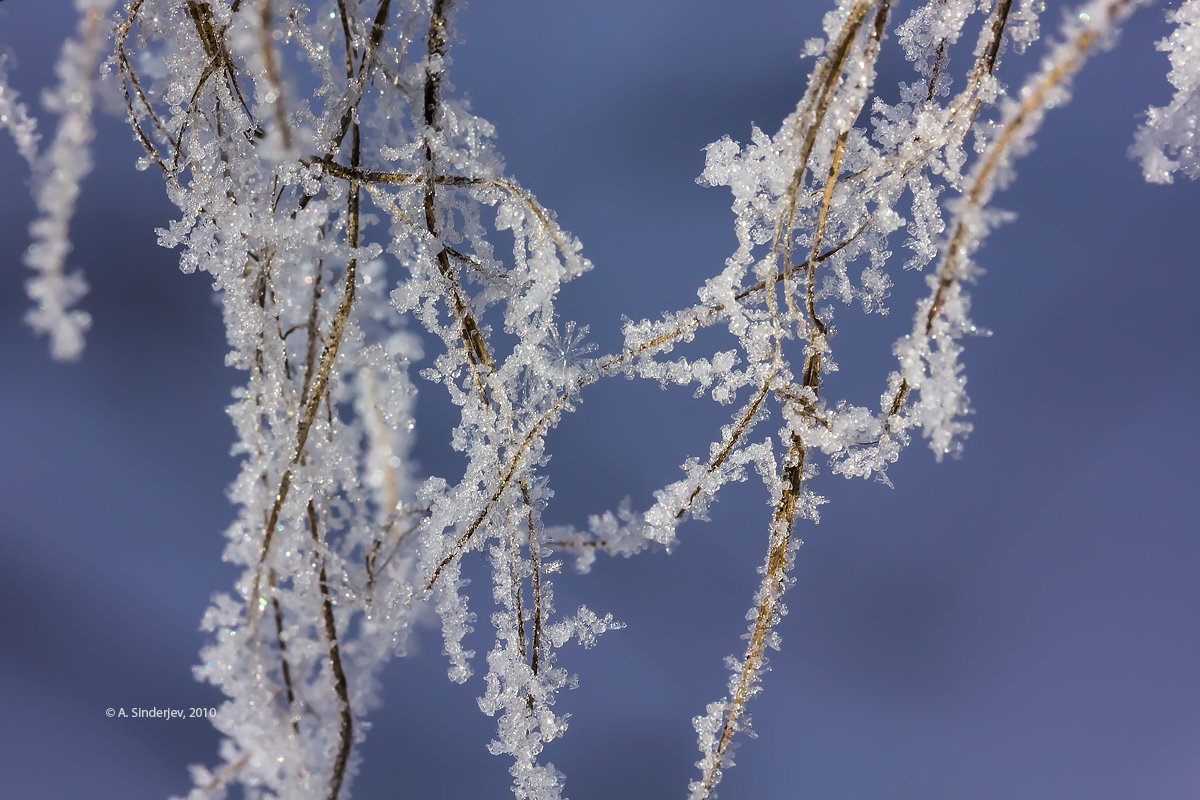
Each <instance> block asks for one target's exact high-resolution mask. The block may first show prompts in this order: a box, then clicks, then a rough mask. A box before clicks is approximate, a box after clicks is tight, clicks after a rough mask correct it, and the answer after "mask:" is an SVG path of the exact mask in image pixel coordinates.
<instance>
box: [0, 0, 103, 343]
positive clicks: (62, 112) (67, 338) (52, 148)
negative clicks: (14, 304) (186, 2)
mask: <svg viewBox="0 0 1200 800" xmlns="http://www.w3.org/2000/svg"><path fill="white" fill-rule="evenodd" d="M112 4H113V0H76V3H75V7H76V8H77V9H78V10H79V12H80V18H79V28H78V30H77V32H76V37H77V38H75V39H70V40H68V41H67V42H66V43H65V44H64V45H63V49H62V54H61V55H60V56H59V59H58V69H57V71H58V78H59V85H58V88H57V89H56V90H55V91H54V92H53V93H52V94H49V95H47V97H46V105H47V107H48V108H49V110H50V111H52V112H54V113H57V114H58V115H59V120H58V127H57V129H56V130H55V133H54V140H53V141H52V142H51V143H50V145H49V147H48V148H47V150H46V151H45V152H44V153H42V154H41V156H40V157H38V158H37V159H36V163H35V166H34V202H35V204H36V206H37V210H38V217H37V218H36V219H35V220H34V221H33V222H32V223H31V224H30V226H29V233H30V236H31V238H32V240H33V241H32V244H30V246H29V249H28V250H26V251H25V265H26V266H27V267H29V268H30V269H32V270H33V271H34V272H35V273H36V275H35V276H34V277H32V278H30V279H29V280H28V281H26V283H25V291H26V293H27V294H28V295H29V299H30V300H32V301H33V302H34V304H35V308H32V309H30V310H29V311H28V312H26V314H25V321H26V322H27V323H28V324H29V326H30V327H31V328H33V330H34V331H35V332H37V333H40V334H45V335H46V336H48V337H49V338H50V354H51V355H52V356H53V357H54V358H55V359H58V360H60V361H70V360H73V359H76V358H78V357H79V356H80V354H82V353H83V335H84V332H86V331H87V329H88V328H89V327H90V326H91V317H90V316H89V315H88V314H87V312H85V311H80V310H78V309H72V306H74V305H75V304H76V303H77V302H79V300H80V299H81V298H82V297H83V296H84V295H85V294H87V289H88V287H87V282H86V281H85V280H84V279H83V275H82V274H81V273H79V272H74V273H70V274H68V273H67V272H66V261H67V255H68V254H69V253H70V252H71V243H70V238H69V234H70V225H71V217H72V215H73V214H74V213H75V200H76V198H77V197H78V196H79V185H80V183H81V182H82V181H83V179H84V177H85V176H86V175H87V174H88V173H89V172H91V170H92V159H91V154H90V149H89V145H90V144H91V141H92V136H93V134H94V131H93V128H92V97H93V92H94V89H95V84H96V81H97V80H98V79H99V67H100V62H101V60H102V58H103V50H104V46H105V44H106V42H107V40H108V34H109V31H108V29H107V25H106V23H105V17H106V16H107V14H108V9H109V8H110V7H111V6H112ZM0 77H2V76H0ZM4 86H5V84H4V82H3V81H2V80H0V97H3V96H4ZM4 112H5V109H4V108H2V107H0V116H7V115H6V114H5V113H4ZM13 112H14V113H13V119H14V121H13V122H12V123H11V127H10V130H12V131H13V133H14V135H15V136H16V137H17V142H18V147H19V149H20V150H21V153H22V154H23V155H25V157H26V158H27V159H28V158H31V157H32V155H33V147H34V143H35V140H34V139H33V126H32V123H31V122H30V121H29V120H28V118H27V117H26V116H25V114H24V107H23V106H20V105H16V106H14V109H13ZM6 127H9V124H8V123H7V122H6Z"/></svg>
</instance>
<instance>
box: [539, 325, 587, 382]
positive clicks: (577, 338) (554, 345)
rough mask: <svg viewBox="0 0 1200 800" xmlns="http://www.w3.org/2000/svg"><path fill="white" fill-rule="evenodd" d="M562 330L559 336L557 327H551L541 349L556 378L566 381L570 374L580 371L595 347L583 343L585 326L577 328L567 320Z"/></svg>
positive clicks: (585, 333)
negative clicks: (545, 353) (549, 359)
mask: <svg viewBox="0 0 1200 800" xmlns="http://www.w3.org/2000/svg"><path fill="white" fill-rule="evenodd" d="M563 329H564V332H563V334H562V335H561V336H559V333H558V326H557V325H551V326H550V330H549V332H548V333H547V334H546V339H545V341H543V342H542V347H543V348H544V349H545V350H546V351H547V352H548V353H549V354H550V358H551V363H552V365H553V367H554V371H555V373H556V375H557V377H558V378H559V379H560V380H562V381H566V380H567V378H568V377H569V376H570V375H571V374H572V373H574V372H575V371H576V370H578V369H582V368H583V367H584V366H585V365H586V364H587V363H588V362H589V361H590V360H591V359H589V358H588V357H587V356H588V354H589V353H594V352H596V345H595V343H593V342H585V341H584V337H585V336H587V333H588V326H587V325H583V326H581V327H578V328H577V327H576V325H575V322H574V320H569V321H568V322H567V323H566V324H565V325H564V326H563Z"/></svg>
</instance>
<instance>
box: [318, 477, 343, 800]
mask: <svg viewBox="0 0 1200 800" xmlns="http://www.w3.org/2000/svg"><path fill="white" fill-rule="evenodd" d="M308 529H309V532H310V533H311V534H312V540H313V559H314V560H315V561H317V562H318V563H319V565H320V569H319V573H318V578H319V581H320V582H319V584H318V586H319V588H320V591H321V616H322V618H323V620H324V623H325V641H326V643H327V644H328V646H329V669H330V671H331V672H332V673H333V690H334V693H335V694H336V695H337V699H338V746H337V751H336V753H335V754H334V757H333V773H332V775H331V776H330V778H329V794H328V795H327V798H328V800H337V798H338V795H339V794H340V793H341V790H342V782H343V781H344V780H345V777H346V764H347V763H348V762H349V760H350V748H351V746H352V745H353V744H354V719H353V717H352V715H351V712H350V691H349V688H348V683H347V681H346V671H345V669H344V668H343V666H342V656H341V650H340V648H339V646H338V631H337V620H336V618H335V616H334V613H333V598H332V597H331V596H330V593H329V581H328V578H327V577H326V573H325V559H324V557H323V556H322V555H321V551H322V549H323V548H324V542H323V541H322V540H321V535H320V533H319V531H318V528H317V510H316V508H315V507H314V506H313V503H312V501H311V500H309V501H308Z"/></svg>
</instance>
